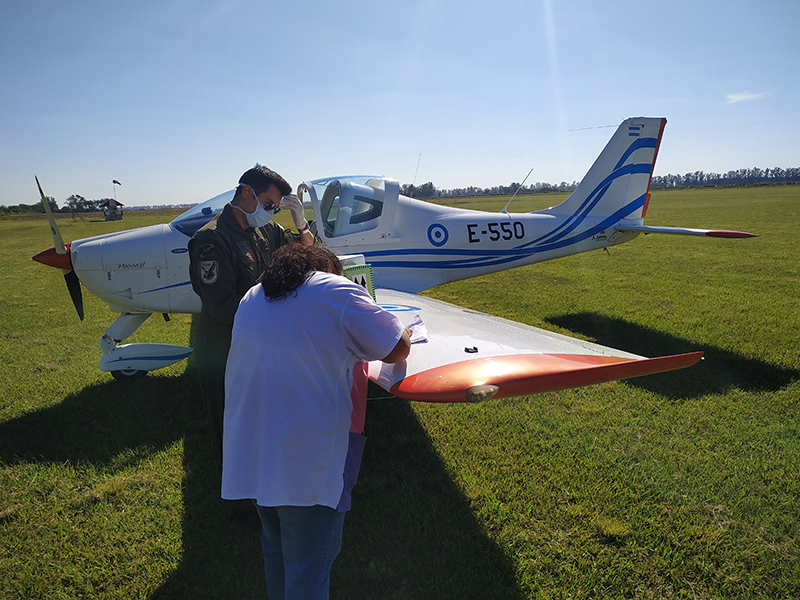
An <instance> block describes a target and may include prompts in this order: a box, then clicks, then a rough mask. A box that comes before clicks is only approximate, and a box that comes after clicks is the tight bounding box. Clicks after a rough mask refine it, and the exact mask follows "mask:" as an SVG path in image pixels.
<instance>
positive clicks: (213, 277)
mask: <svg viewBox="0 0 800 600" xmlns="http://www.w3.org/2000/svg"><path fill="white" fill-rule="evenodd" d="M217 274H218V271H217V261H215V260H203V261H200V281H202V282H203V283H205V284H206V285H211V284H213V283H217Z"/></svg>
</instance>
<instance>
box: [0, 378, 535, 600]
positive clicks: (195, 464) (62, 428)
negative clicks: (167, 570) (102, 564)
mask: <svg viewBox="0 0 800 600" xmlns="http://www.w3.org/2000/svg"><path fill="white" fill-rule="evenodd" d="M367 433H368V435H369V436H370V439H369V442H368V445H367V450H366V453H365V459H364V464H363V469H362V476H361V482H360V483H359V485H358V486H357V487H356V490H355V493H354V502H353V506H354V508H353V510H352V511H351V512H350V514H349V515H348V517H347V520H346V524H345V538H344V545H343V548H342V553H341V555H340V557H339V559H338V560H337V561H336V563H335V564H334V571H333V576H332V586H331V587H332V594H331V597H332V598H334V599H336V598H341V599H345V598H348V599H349V598H371V599H376V600H379V599H394V598H398V599H400V598H402V599H415V598H420V599H423V598H425V599H428V598H509V599H514V598H521V597H522V594H521V593H520V592H519V590H518V588H517V585H516V582H515V572H514V568H513V566H512V565H511V563H510V562H509V560H508V559H507V557H506V556H505V555H504V554H503V552H502V550H501V549H500V548H498V547H497V545H496V544H495V543H494V542H492V541H491V540H490V539H489V538H488V537H487V536H486V535H485V533H484V531H483V528H482V526H481V524H480V523H479V522H478V521H477V520H476V518H475V517H474V515H473V514H472V512H471V511H470V507H469V505H468V503H467V501H466V499H465V498H464V496H463V494H462V493H461V491H460V490H459V489H458V487H457V486H456V485H455V484H454V483H453V482H452V480H451V478H450V475H449V474H448V472H447V470H446V469H445V467H444V465H443V463H442V462H441V460H440V458H439V456H438V454H437V452H436V450H435V449H434V447H433V445H432V443H431V440H430V438H429V437H428V435H427V433H426V431H425V430H424V428H423V427H422V426H421V425H420V423H419V422H418V421H417V419H416V417H415V415H414V413H413V411H412V410H411V408H410V406H409V405H408V403H406V402H405V401H403V400H373V401H371V402H370V403H369V404H368V413H367ZM179 440H183V450H184V457H183V468H184V480H183V489H182V493H183V510H184V514H183V519H182V532H181V535H182V546H183V551H182V556H181V558H180V560H179V562H178V564H177V567H176V568H175V570H174V571H173V572H172V573H171V574H170V576H169V577H168V579H167V580H166V581H165V582H164V583H163V584H161V585H160V586H159V587H158V588H157V589H155V590H154V591H153V593H152V594H151V596H150V597H151V598H156V599H172V598H193V599H202V598H264V597H266V586H265V584H264V575H263V569H262V561H261V549H260V542H259V532H258V531H257V530H253V529H248V528H246V527H244V526H242V525H239V524H238V523H237V522H234V521H233V520H232V519H231V518H230V510H229V507H228V506H227V505H226V504H225V503H223V501H222V500H220V499H219V480H218V476H217V474H216V469H215V467H214V463H213V458H212V452H211V444H210V441H209V436H208V430H207V422H206V413H205V408H204V407H203V406H202V402H201V400H200V398H199V390H198V386H197V383H196V377H195V372H194V369H193V368H192V366H191V365H190V368H189V369H187V372H186V373H185V374H184V375H182V376H180V377H156V376H152V375H151V376H148V377H145V378H143V379H139V380H132V381H127V382H116V381H112V382H107V383H102V384H98V385H93V386H90V387H87V388H85V389H84V390H82V391H81V392H79V393H77V394H75V395H73V396H70V397H67V398H65V399H64V400H63V401H62V402H61V403H59V404H58V405H56V406H53V407H50V408H47V409H44V410H41V411H38V412H35V413H31V414H28V415H25V416H23V417H20V418H18V419H14V420H11V421H8V422H5V423H2V424H0V462H2V463H4V464H6V465H13V464H14V463H17V462H29V463H36V462H40V463H41V462H48V463H66V464H74V465H76V466H77V465H81V464H82V465H85V466H90V467H93V468H95V469H100V470H103V469H108V471H109V473H112V474H113V473H114V472H116V471H120V470H122V469H126V468H131V467H133V468H135V466H136V464H138V463H139V462H141V461H142V460H145V459H146V458H147V457H148V456H151V455H153V454H155V453H158V452H160V451H162V450H164V449H166V448H168V447H170V446H172V445H173V444H174V443H175V442H176V441H179ZM76 560H77V559H76ZM145 564H147V561H146V562H145ZM117 568H119V569H133V568H136V567H133V566H132V565H118V567H117ZM140 568H141V567H140ZM145 568H146V567H145ZM62 591H64V592H66V593H68V592H69V591H68V590H62ZM53 592H54V595H57V593H58V591H56V590H53Z"/></svg>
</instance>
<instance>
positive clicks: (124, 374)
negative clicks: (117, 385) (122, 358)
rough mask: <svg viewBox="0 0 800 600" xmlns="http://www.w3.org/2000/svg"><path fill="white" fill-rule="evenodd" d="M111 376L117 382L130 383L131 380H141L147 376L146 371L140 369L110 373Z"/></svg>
mask: <svg viewBox="0 0 800 600" xmlns="http://www.w3.org/2000/svg"><path fill="white" fill-rule="evenodd" d="M110 373H111V376H112V377H113V378H114V379H116V380H117V381H131V380H133V379H141V378H142V377H144V376H145V375H147V371H142V370H141V369H122V370H118V371H110Z"/></svg>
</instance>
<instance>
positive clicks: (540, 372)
mask: <svg viewBox="0 0 800 600" xmlns="http://www.w3.org/2000/svg"><path fill="white" fill-rule="evenodd" d="M376 296H377V300H378V303H379V304H380V305H381V306H383V307H384V308H386V309H387V310H390V311H392V312H394V313H395V314H396V315H397V316H398V317H400V320H401V321H402V322H403V323H404V324H408V323H410V321H411V320H412V319H414V317H416V316H419V317H420V318H421V319H422V322H423V323H424V324H425V326H426V328H427V330H428V340H427V342H422V343H418V344H414V346H413V348H412V350H411V355H410V356H409V358H408V360H407V361H406V362H404V363H399V364H394V365H387V364H383V363H381V362H373V363H371V364H370V379H372V380H373V381H374V382H375V383H377V384H378V385H380V386H381V387H382V388H384V389H386V390H389V391H390V392H391V393H392V394H394V395H395V396H398V397H400V398H406V399H408V400H418V401H424V402H467V401H477V400H483V399H487V398H491V397H494V398H505V397H511V396H521V395H526V394H536V393H540V392H548V391H555V390H563V389H570V388H576V387H582V386H586V385H592V384H596V383H603V382H606V381H614V380H618V379H628V378H630V377H639V376H642V375H651V374H654V373H662V372H665V371H671V370H674V369H682V368H685V367H689V366H691V365H694V364H696V363H697V362H698V361H700V360H701V359H702V357H703V353H702V352H692V353H689V354H679V355H674V356H663V357H657V358H645V357H642V356H638V355H635V354H630V353H628V352H623V351H621V350H615V349H614V348H609V347H606V346H601V345H599V344H593V343H591V342H586V341H583V340H578V339H575V338H570V337H567V336H564V335H560V334H557V333H553V332H551V331H546V330H544V329H538V328H536V327H531V326H529V325H524V324H522V323H516V322H514V321H509V320H507V319H502V318H499V317H494V316H492V315H487V314H485V313H480V312H476V311H472V310H468V309H465V308H461V307H459V306H454V305H452V304H448V303H446V302H440V301H438V300H433V299H431V298H426V297H424V296H418V295H415V294H409V293H406V292H398V291H395V290H384V289H378V290H376Z"/></svg>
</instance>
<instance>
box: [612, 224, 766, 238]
mask: <svg viewBox="0 0 800 600" xmlns="http://www.w3.org/2000/svg"><path fill="white" fill-rule="evenodd" d="M614 229H616V230H617V231H622V232H627V231H635V232H637V233H644V234H648V233H666V234H670V235H701V236H706V237H716V238H751V237H758V236H757V235H756V234H754V233H747V232H746V231H728V230H726V229H688V228H684V227H649V226H647V225H615V226H614Z"/></svg>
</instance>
